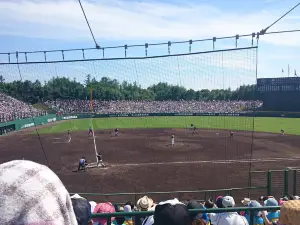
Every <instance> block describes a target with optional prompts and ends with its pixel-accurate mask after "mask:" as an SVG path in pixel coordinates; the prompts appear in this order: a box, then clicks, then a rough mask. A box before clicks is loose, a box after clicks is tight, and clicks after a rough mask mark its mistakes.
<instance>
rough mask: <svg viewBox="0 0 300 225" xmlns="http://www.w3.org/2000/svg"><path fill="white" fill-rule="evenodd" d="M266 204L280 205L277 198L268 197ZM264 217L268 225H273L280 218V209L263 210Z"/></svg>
mask: <svg viewBox="0 0 300 225" xmlns="http://www.w3.org/2000/svg"><path fill="white" fill-rule="evenodd" d="M264 205H265V206H278V202H277V200H276V199H275V198H268V199H267V200H265V201H264ZM262 216H263V218H264V221H265V224H266V225H272V224H273V223H276V222H278V220H279V218H280V211H279V210H270V211H268V213H266V212H263V215H262Z"/></svg>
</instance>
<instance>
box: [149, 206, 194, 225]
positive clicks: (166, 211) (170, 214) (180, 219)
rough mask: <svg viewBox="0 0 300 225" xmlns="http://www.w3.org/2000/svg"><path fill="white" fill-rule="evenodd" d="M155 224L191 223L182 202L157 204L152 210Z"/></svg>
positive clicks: (184, 224)
mask: <svg viewBox="0 0 300 225" xmlns="http://www.w3.org/2000/svg"><path fill="white" fill-rule="evenodd" d="M154 224H155V225H192V221H191V218H190V214H189V211H188V209H187V207H186V206H185V205H184V204H182V203H181V204H175V205H171V204H169V203H168V204H163V205H160V204H159V205H157V206H156V207H155V212H154Z"/></svg>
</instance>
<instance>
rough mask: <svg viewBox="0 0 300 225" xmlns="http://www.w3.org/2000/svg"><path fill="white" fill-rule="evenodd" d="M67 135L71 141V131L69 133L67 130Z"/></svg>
mask: <svg viewBox="0 0 300 225" xmlns="http://www.w3.org/2000/svg"><path fill="white" fill-rule="evenodd" d="M68 137H69V141H71V133H70V130H68Z"/></svg>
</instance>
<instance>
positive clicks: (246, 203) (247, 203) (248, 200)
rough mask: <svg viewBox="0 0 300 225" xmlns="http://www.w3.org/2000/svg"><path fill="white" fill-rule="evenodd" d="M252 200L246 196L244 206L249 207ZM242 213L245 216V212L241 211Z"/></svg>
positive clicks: (243, 201)
mask: <svg viewBox="0 0 300 225" xmlns="http://www.w3.org/2000/svg"><path fill="white" fill-rule="evenodd" d="M250 202H251V200H250V198H244V199H243V200H242V201H241V203H242V204H243V206H244V207H248V205H249V203H250ZM240 215H242V216H245V212H240Z"/></svg>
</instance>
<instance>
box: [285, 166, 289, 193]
mask: <svg viewBox="0 0 300 225" xmlns="http://www.w3.org/2000/svg"><path fill="white" fill-rule="evenodd" d="M288 194H289V170H288V169H286V170H285V171H284V195H285V196H288Z"/></svg>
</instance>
